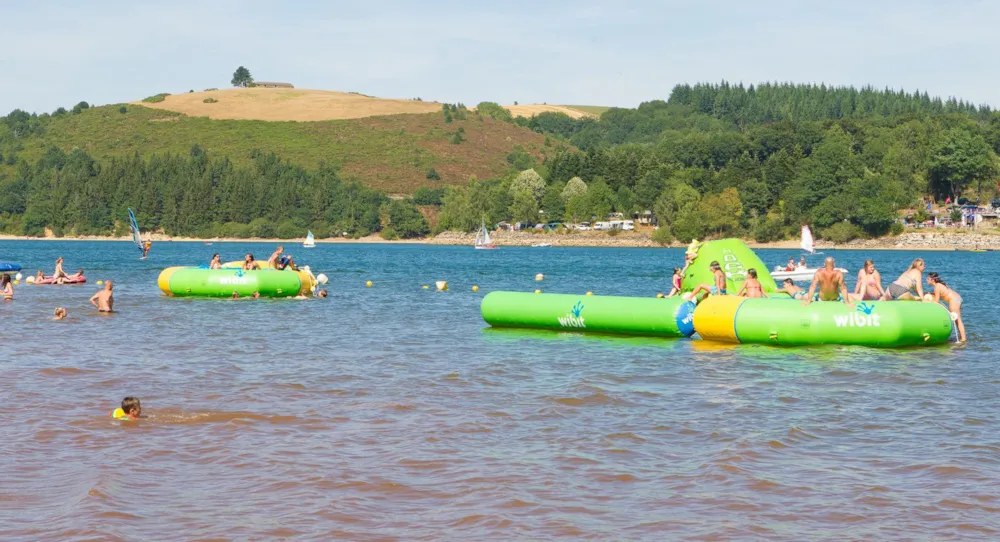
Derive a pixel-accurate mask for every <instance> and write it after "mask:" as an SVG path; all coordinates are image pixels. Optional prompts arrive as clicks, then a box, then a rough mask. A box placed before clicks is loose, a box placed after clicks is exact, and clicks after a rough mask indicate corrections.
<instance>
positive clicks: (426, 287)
mask: <svg viewBox="0 0 1000 542" xmlns="http://www.w3.org/2000/svg"><path fill="white" fill-rule="evenodd" d="M421 288H423V289H424V290H428V289H430V286H428V285H426V284H424V285H423V286H421Z"/></svg>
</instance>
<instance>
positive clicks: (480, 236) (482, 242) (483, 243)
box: [476, 220, 497, 250]
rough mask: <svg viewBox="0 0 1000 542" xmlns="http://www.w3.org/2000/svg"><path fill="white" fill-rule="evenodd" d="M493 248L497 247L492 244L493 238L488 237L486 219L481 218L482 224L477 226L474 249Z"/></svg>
mask: <svg viewBox="0 0 1000 542" xmlns="http://www.w3.org/2000/svg"><path fill="white" fill-rule="evenodd" d="M495 248H497V247H496V246H494V245H493V240H492V239H490V232H489V231H487V230H486V221H485V220H483V224H482V226H480V227H479V233H477V234H476V249H477V250H486V249H495Z"/></svg>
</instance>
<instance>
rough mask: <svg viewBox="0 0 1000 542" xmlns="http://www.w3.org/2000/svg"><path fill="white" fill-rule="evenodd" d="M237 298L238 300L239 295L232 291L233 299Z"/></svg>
mask: <svg viewBox="0 0 1000 542" xmlns="http://www.w3.org/2000/svg"><path fill="white" fill-rule="evenodd" d="M239 298H240V293H239V292H237V291H235V290H234V291H233V299H239Z"/></svg>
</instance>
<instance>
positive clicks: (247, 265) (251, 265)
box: [243, 252, 260, 271]
mask: <svg viewBox="0 0 1000 542" xmlns="http://www.w3.org/2000/svg"><path fill="white" fill-rule="evenodd" d="M259 269H260V264H259V263H257V262H256V261H254V259H253V254H250V253H249V252H248V253H247V255H246V256H244V257H243V270H244V271H254V270H259Z"/></svg>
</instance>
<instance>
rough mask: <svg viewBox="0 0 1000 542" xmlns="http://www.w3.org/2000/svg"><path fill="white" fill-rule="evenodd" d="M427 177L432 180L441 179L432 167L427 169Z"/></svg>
mask: <svg viewBox="0 0 1000 542" xmlns="http://www.w3.org/2000/svg"><path fill="white" fill-rule="evenodd" d="M427 178H428V179H429V180H432V181H440V180H441V176H440V175H438V172H437V171H435V170H434V168H430V169H428V170H427Z"/></svg>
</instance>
